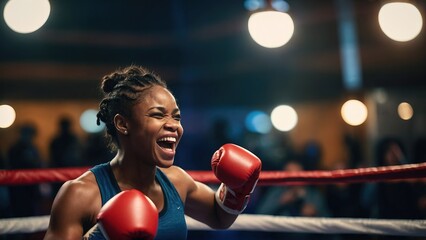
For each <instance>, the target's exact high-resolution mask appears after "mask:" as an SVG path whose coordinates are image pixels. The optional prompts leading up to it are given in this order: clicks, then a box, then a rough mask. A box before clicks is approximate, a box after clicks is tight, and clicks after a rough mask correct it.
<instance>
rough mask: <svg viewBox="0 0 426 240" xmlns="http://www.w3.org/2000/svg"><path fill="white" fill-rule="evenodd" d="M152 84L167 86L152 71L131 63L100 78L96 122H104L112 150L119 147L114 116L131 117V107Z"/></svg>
mask: <svg viewBox="0 0 426 240" xmlns="http://www.w3.org/2000/svg"><path fill="white" fill-rule="evenodd" d="M153 86H162V87H164V88H167V85H166V83H165V82H164V81H163V80H161V78H160V77H159V76H158V75H156V74H154V73H153V72H151V71H149V70H147V69H146V68H144V67H140V66H135V65H131V66H129V67H126V68H123V69H119V70H117V71H115V72H113V73H110V74H108V75H105V76H104V77H103V78H102V86H101V89H102V91H103V93H104V98H103V99H102V101H101V102H100V104H99V112H98V114H97V115H96V116H97V122H96V123H97V124H98V125H100V121H102V122H104V123H105V126H106V136H107V138H108V146H109V148H110V149H111V150H112V151H115V150H117V149H118V147H119V141H118V136H117V130H116V128H115V125H114V116H115V115H116V114H120V115H122V116H124V117H131V107H132V106H133V105H135V104H136V103H138V102H139V99H140V97H141V96H142V94H143V93H144V92H145V90H147V89H149V88H151V87H153Z"/></svg>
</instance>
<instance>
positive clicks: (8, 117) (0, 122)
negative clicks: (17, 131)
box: [0, 105, 16, 128]
mask: <svg viewBox="0 0 426 240" xmlns="http://www.w3.org/2000/svg"><path fill="white" fill-rule="evenodd" d="M15 119H16V112H15V109H13V107H11V106H9V105H0V128H8V127H10V126H12V124H13V123H14V122H15Z"/></svg>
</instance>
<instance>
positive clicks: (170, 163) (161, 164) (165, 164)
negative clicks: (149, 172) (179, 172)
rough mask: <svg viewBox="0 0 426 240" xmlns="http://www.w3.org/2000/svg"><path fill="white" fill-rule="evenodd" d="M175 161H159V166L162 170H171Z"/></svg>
mask: <svg viewBox="0 0 426 240" xmlns="http://www.w3.org/2000/svg"><path fill="white" fill-rule="evenodd" d="M173 163H174V160H160V161H158V164H157V166H158V167H161V168H169V167H171V166H173Z"/></svg>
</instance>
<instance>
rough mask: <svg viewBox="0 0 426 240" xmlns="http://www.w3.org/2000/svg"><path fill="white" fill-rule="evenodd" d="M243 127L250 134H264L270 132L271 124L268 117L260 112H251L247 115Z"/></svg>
mask: <svg viewBox="0 0 426 240" xmlns="http://www.w3.org/2000/svg"><path fill="white" fill-rule="evenodd" d="M245 125H246V128H247V130H249V131H250V132H255V133H261V134H266V133H268V132H270V131H271V129H272V123H271V119H270V118H269V115H267V114H266V113H264V112H262V111H252V112H250V113H249V114H247V117H246V119H245Z"/></svg>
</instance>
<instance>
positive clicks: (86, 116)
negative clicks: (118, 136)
mask: <svg viewBox="0 0 426 240" xmlns="http://www.w3.org/2000/svg"><path fill="white" fill-rule="evenodd" d="M97 113H98V111H96V110H93V109H88V110H86V111H84V112H83V113H82V114H81V116H80V125H81V128H83V130H84V131H86V132H88V133H97V132H100V131H102V130H103V129H104V128H105V124H104V123H103V122H101V125H99V126H98V125H97V124H96V120H97V117H96V114H97Z"/></svg>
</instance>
